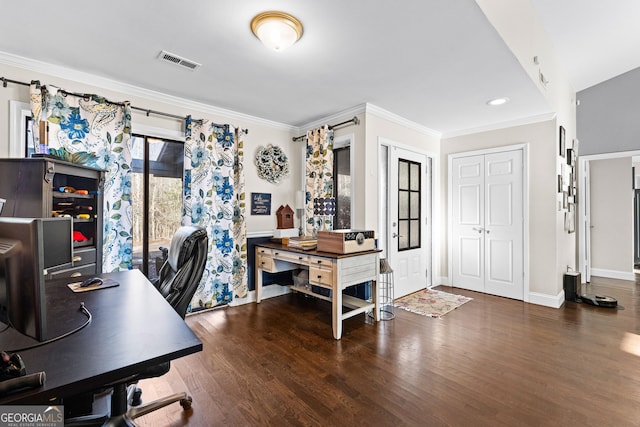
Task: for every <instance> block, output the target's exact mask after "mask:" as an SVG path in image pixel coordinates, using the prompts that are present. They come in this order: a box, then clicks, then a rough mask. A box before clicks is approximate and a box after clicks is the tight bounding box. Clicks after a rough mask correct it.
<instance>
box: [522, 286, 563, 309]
mask: <svg viewBox="0 0 640 427" xmlns="http://www.w3.org/2000/svg"><path fill="white" fill-rule="evenodd" d="M529 303H531V304H536V305H543V306H545V307H551V308H560V307H562V304H564V290H562V291H560V293H558V295H555V296H554V295H549V294H541V293H538V292H529Z"/></svg>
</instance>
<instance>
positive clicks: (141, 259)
mask: <svg viewBox="0 0 640 427" xmlns="http://www.w3.org/2000/svg"><path fill="white" fill-rule="evenodd" d="M183 164H184V143H182V142H180V141H172V140H167V139H161V138H151V137H147V136H141V135H134V136H133V138H132V172H133V173H132V178H131V184H132V198H133V200H132V204H133V267H134V268H138V269H140V270H141V271H142V272H143V273H144V274H145V275H146V276H147V277H148V278H149V280H151V281H153V280H154V279H156V278H157V277H158V272H159V270H160V267H161V266H162V263H163V262H164V261H165V260H166V258H167V253H168V250H169V245H170V243H171V238H172V237H173V234H174V233H175V232H176V230H177V229H178V228H179V227H180V225H181V221H182V176H183V169H184V168H183Z"/></svg>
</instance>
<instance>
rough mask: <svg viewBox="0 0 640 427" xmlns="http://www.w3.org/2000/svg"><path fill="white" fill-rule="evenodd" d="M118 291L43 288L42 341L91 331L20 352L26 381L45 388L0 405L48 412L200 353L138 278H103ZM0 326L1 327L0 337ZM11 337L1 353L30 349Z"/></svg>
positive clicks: (59, 285) (55, 284)
mask: <svg viewBox="0 0 640 427" xmlns="http://www.w3.org/2000/svg"><path fill="white" fill-rule="evenodd" d="M101 277H109V278H111V279H114V280H116V281H118V282H119V283H120V286H116V287H112V288H105V289H98V290H95V291H90V292H81V293H74V292H72V291H71V290H70V289H69V288H68V287H67V283H69V282H73V281H76V280H74V279H68V278H67V279H59V280H55V281H51V282H48V283H47V289H46V294H47V328H48V331H47V333H48V336H49V337H51V336H57V335H59V334H61V333H64V332H67V331H69V330H73V329H74V328H76V327H78V326H80V325H82V324H83V323H84V322H85V321H86V316H85V315H84V314H83V313H82V312H81V311H80V309H79V308H80V303H81V302H84V304H85V307H86V308H87V309H88V310H89V311H90V312H91V314H92V316H93V320H92V322H91V324H89V325H88V326H86V327H85V328H84V329H82V330H81V331H79V332H77V333H75V334H73V335H70V336H68V337H65V338H63V339H61V340H59V341H55V342H52V343H48V344H45V345H43V346H40V347H37V348H34V349H30V350H24V351H19V352H18V354H20V356H21V357H22V359H23V361H24V363H25V365H26V368H27V374H32V373H35V372H39V371H45V373H46V381H45V384H44V386H42V387H40V388H37V389H33V390H28V391H24V392H19V393H17V394H10V395H8V396H4V397H2V398H0V404H9V403H24V404H46V403H47V401H48V400H49V399H52V398H64V397H67V396H71V395H74V394H77V393H79V392H83V391H87V390H93V389H96V388H99V387H100V386H103V385H105V384H108V383H110V382H113V381H117V380H119V379H122V378H125V377H127V376H130V375H132V374H135V373H136V372H138V371H140V370H141V369H143V368H145V367H147V366H152V365H155V364H158V363H162V362H166V361H169V360H172V359H176V358H179V357H182V356H186V355H188V354H191V353H195V352H197V351H201V350H202V343H201V342H200V340H199V339H198V338H197V337H196V336H195V334H194V333H193V332H192V331H191V330H190V329H189V327H188V326H187V324H186V323H185V322H184V320H183V319H182V318H181V317H180V316H179V315H178V314H177V313H176V312H175V310H174V309H173V308H172V307H171V306H170V305H169V304H168V303H167V302H166V301H165V300H164V298H163V297H162V295H160V293H159V292H158V291H157V290H156V289H155V288H154V287H153V285H152V284H151V283H149V281H148V280H147V279H146V277H144V275H143V274H142V273H141V272H140V271H139V270H131V271H123V272H118V273H108V274H103V275H102V276H101ZM1 327H3V326H2V324H1V323H0V329H1ZM35 342H36V341H35V340H32V339H30V338H28V337H24V336H22V335H20V334H17V333H16V332H15V331H14V330H12V329H9V330H7V331H5V332H2V333H0V350H3V351H10V350H12V349H17V348H23V347H26V346H28V345H30V344H33V343H35Z"/></svg>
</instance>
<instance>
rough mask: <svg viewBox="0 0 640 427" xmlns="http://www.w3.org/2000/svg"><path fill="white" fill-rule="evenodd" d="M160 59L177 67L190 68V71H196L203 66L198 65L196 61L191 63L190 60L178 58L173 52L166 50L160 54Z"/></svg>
mask: <svg viewBox="0 0 640 427" xmlns="http://www.w3.org/2000/svg"><path fill="white" fill-rule="evenodd" d="M158 58H159V59H160V60H162V61H166V62H170V63H172V64H176V65H180V66H182V67H185V68H188V69H190V70H195V69H196V68H198V67H199V66H201V65H202V64H198V63H197V62H195V61H191V60H189V59H186V58H183V57H181V56H178V55H176V54H174V53H171V52H167V51H166V50H163V51H162V52H160V55H158Z"/></svg>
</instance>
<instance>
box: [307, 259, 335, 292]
mask: <svg viewBox="0 0 640 427" xmlns="http://www.w3.org/2000/svg"><path fill="white" fill-rule="evenodd" d="M309 283H311V284H313V285H320V286H325V287H329V288H331V287H332V286H333V269H326V268H321V267H317V266H315V265H311V266H309Z"/></svg>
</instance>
